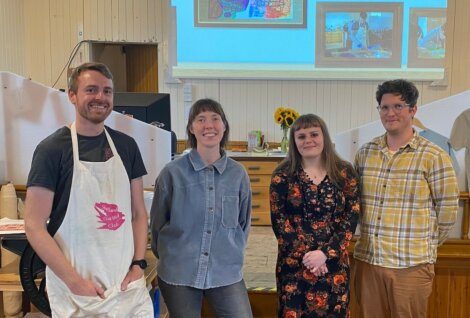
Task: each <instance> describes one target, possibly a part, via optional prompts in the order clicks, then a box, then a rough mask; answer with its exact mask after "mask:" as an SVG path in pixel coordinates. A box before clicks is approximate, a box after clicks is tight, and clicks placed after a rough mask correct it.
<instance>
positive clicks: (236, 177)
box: [151, 99, 252, 318]
mask: <svg viewBox="0 0 470 318" xmlns="http://www.w3.org/2000/svg"><path fill="white" fill-rule="evenodd" d="M186 132H187V134H188V143H189V146H190V147H191V148H192V150H191V152H189V153H188V154H187V155H185V156H183V157H181V158H178V159H176V160H174V161H172V162H170V163H168V164H167V165H166V166H165V168H163V170H162V171H161V172H160V175H159V176H158V178H157V181H156V184H155V196H154V199H153V203H152V209H151V230H152V250H153V252H154V254H155V255H156V257H157V258H158V259H159V262H158V268H157V272H158V283H159V286H160V290H161V292H162V295H163V298H164V300H165V303H166V305H167V308H168V311H169V313H170V317H171V318H179V317H184V318H188V317H189V318H191V317H200V315H201V306H202V299H203V297H205V298H206V299H207V300H208V302H209V303H210V304H211V306H212V308H213V309H214V311H215V313H216V316H217V317H222V316H223V317H237V318H244V317H252V313H251V307H250V303H249V300H248V294H247V291H246V287H245V283H244V281H243V277H242V266H243V256H244V251H245V247H246V243H247V238H248V231H249V228H250V213H251V190H250V181H249V178H248V175H247V173H246V171H245V169H244V168H243V166H242V165H241V164H239V163H237V162H236V161H234V160H233V159H231V158H228V157H227V155H226V153H225V151H224V150H223V148H224V146H225V144H226V143H227V140H228V135H229V124H228V122H227V119H226V117H225V114H224V111H223V109H222V107H221V105H220V104H219V103H218V102H216V101H214V100H211V99H201V100H198V101H197V102H196V103H194V105H193V106H192V107H191V110H190V112H189V120H188V124H187V127H186Z"/></svg>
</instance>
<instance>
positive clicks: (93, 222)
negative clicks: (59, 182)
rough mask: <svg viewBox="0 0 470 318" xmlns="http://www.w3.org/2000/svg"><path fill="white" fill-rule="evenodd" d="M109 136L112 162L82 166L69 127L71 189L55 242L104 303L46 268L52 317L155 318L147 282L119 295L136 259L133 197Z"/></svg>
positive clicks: (73, 130)
mask: <svg viewBox="0 0 470 318" xmlns="http://www.w3.org/2000/svg"><path fill="white" fill-rule="evenodd" d="M105 133H106V138H107V140H108V143H109V146H110V148H111V150H112V152H113V157H112V158H110V159H109V160H107V161H106V162H85V161H80V160H79V154H78V141H77V131H76V128H75V123H73V124H72V126H71V135H72V147H73V178H72V187H71V190H70V199H69V203H68V207H67V212H66V214H65V217H64V220H63V222H62V224H61V226H60V227H59V229H58V231H57V233H56V234H55V235H54V239H55V241H56V242H57V244H58V245H59V247H60V249H61V250H62V252H63V253H64V255H65V257H66V258H67V259H68V260H69V261H70V263H71V264H72V266H73V267H74V268H75V270H76V271H77V272H78V274H80V275H81V276H82V277H84V278H87V279H91V280H93V281H95V282H97V283H98V284H100V285H101V286H102V287H103V288H104V290H105V295H106V298H105V299H101V298H100V297H98V296H96V297H87V296H78V295H74V294H72V293H71V291H70V290H69V288H68V287H67V286H66V285H65V283H64V282H63V281H62V280H61V279H60V278H58V277H57V276H56V275H55V274H54V272H52V270H50V269H49V267H47V268H46V284H47V293H48V297H49V301H50V303H51V309H52V317H60V318H66V317H126V318H127V317H145V318H147V317H153V308H152V302H151V299H150V296H149V293H148V291H147V288H146V284H145V278H144V277H142V278H141V279H139V280H137V281H135V282H131V283H130V284H129V286H128V288H127V290H126V291H124V292H122V291H121V290H120V289H121V288H120V286H121V282H122V280H123V279H124V277H125V276H126V274H127V272H128V271H129V266H130V263H131V261H132V258H133V255H134V240H133V235H132V223H131V220H132V214H131V192H130V183H129V178H128V175H127V172H126V169H125V167H124V165H123V163H122V161H121V158H120V156H119V154H118V152H117V151H116V148H115V146H114V143H113V141H112V139H111V137H110V136H109V134H108V132H107V131H106V129H105Z"/></svg>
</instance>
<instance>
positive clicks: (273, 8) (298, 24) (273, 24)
mask: <svg viewBox="0 0 470 318" xmlns="http://www.w3.org/2000/svg"><path fill="white" fill-rule="evenodd" d="M306 11H307V0H282V1H268V0H194V26H196V27H219V28H220V27H224V28H226V27H228V28H257V27H258V28H305V27H306V18H305V16H306Z"/></svg>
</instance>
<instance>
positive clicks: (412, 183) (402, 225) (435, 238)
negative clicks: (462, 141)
mask: <svg viewBox="0 0 470 318" xmlns="http://www.w3.org/2000/svg"><path fill="white" fill-rule="evenodd" d="M385 136H386V135H383V136H380V137H377V138H375V139H373V140H372V141H371V142H369V143H367V144H365V145H364V146H362V147H361V149H359V151H358V153H357V154H356V159H355V167H356V169H357V171H358V173H359V176H360V178H361V189H362V193H361V198H362V201H361V205H362V206H361V220H360V226H361V227H360V229H361V236H360V238H359V240H358V241H357V243H356V246H355V250H354V257H355V258H356V259H359V260H361V261H364V262H367V263H370V264H374V265H379V266H383V267H390V268H403V267H411V266H415V265H418V264H423V263H435V261H436V257H437V246H438V245H440V244H442V243H443V242H444V240H445V239H446V238H447V236H448V233H449V230H450V229H451V228H452V226H453V225H454V223H455V220H456V218H457V211H458V207H459V206H458V198H459V190H458V186H457V179H456V176H455V171H454V169H453V167H452V163H451V159H450V157H449V155H448V154H447V153H446V152H445V151H444V150H442V149H441V148H439V147H438V146H436V145H435V144H433V143H431V142H430V141H428V140H427V139H424V138H423V137H421V136H419V134H418V133H417V132H416V131H415V132H414V136H413V138H412V139H411V140H410V141H409V142H408V144H407V145H405V146H404V147H402V148H400V149H399V150H398V151H397V152H396V153H394V154H392V153H391V152H389V151H388V147H387V143H386V139H385V138H386V137H385Z"/></svg>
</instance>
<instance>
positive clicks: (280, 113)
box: [274, 107, 300, 130]
mask: <svg viewBox="0 0 470 318" xmlns="http://www.w3.org/2000/svg"><path fill="white" fill-rule="evenodd" d="M299 116H300V115H299V113H298V112H297V111H296V110H295V109H293V108H289V107H278V108H277V109H276V111H275V112H274V122H275V123H276V124H279V125H280V126H281V129H283V130H286V129H289V128H290V127H291V126H292V124H293V123H294V121H295V120H296V119H297V118H299Z"/></svg>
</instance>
